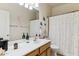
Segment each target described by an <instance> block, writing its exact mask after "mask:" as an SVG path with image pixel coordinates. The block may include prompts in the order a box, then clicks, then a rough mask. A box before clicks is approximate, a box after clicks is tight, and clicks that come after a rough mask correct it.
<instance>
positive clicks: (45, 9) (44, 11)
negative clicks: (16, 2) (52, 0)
mask: <svg viewBox="0 0 79 59" xmlns="http://www.w3.org/2000/svg"><path fill="white" fill-rule="evenodd" d="M51 11H52V8H51V6H50V5H49V4H47V3H40V4H39V20H43V17H45V19H46V34H45V35H46V36H48V18H47V17H48V16H51V15H52V13H51Z"/></svg>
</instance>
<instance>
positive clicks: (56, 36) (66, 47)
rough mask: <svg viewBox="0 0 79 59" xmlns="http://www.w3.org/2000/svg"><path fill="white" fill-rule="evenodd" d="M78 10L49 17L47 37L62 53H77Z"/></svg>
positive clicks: (78, 41)
mask: <svg viewBox="0 0 79 59" xmlns="http://www.w3.org/2000/svg"><path fill="white" fill-rule="evenodd" d="M78 33H79V12H74V13H69V14H64V15H59V16H54V17H50V22H49V38H50V39H51V40H52V42H53V43H54V44H55V45H56V46H57V47H59V49H60V50H61V51H62V52H63V53H64V55H70V56H72V55H78V43H79V40H78V39H79V37H78V36H79V34H78Z"/></svg>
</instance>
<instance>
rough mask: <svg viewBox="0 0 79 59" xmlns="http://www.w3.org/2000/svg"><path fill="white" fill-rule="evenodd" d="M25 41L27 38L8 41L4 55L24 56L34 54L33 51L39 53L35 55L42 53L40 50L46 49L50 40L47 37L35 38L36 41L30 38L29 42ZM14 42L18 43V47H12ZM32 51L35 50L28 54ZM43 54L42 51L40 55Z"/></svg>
mask: <svg viewBox="0 0 79 59" xmlns="http://www.w3.org/2000/svg"><path fill="white" fill-rule="evenodd" d="M26 42H27V40H25V39H23V40H16V41H11V42H9V45H8V50H7V51H6V52H5V55H4V56H25V55H34V54H35V53H39V54H37V55H40V53H42V52H41V51H43V50H47V49H48V48H49V47H50V40H48V39H37V40H36V41H33V40H32V39H31V40H29V42H30V43H26ZM14 43H18V49H14V47H13V44H14ZM43 46H44V47H43ZM46 47H47V48H46ZM33 51H35V52H34V54H33V53H32V54H30V53H31V52H33ZM39 51H40V52H39ZM48 51H49V50H48ZM48 51H47V52H48ZM44 54H45V53H43V54H42V55H44ZM45 55H46V54H45Z"/></svg>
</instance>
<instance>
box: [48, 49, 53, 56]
mask: <svg viewBox="0 0 79 59" xmlns="http://www.w3.org/2000/svg"><path fill="white" fill-rule="evenodd" d="M51 54H52V53H51V48H48V49H47V56H51Z"/></svg>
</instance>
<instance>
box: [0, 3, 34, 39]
mask: <svg viewBox="0 0 79 59" xmlns="http://www.w3.org/2000/svg"><path fill="white" fill-rule="evenodd" d="M0 10H6V11H8V12H9V13H10V40H16V39H21V37H22V33H23V32H24V33H27V32H29V20H30V19H35V13H34V12H33V11H31V10H28V9H26V8H24V7H23V6H20V5H19V4H7V3H6V4H1V3H0Z"/></svg>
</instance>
